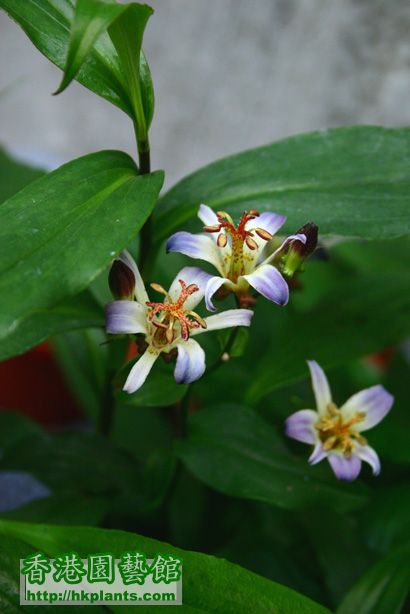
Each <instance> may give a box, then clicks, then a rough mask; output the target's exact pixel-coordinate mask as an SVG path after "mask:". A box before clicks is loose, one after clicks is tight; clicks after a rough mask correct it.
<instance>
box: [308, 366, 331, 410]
mask: <svg viewBox="0 0 410 614" xmlns="http://www.w3.org/2000/svg"><path fill="white" fill-rule="evenodd" d="M307 364H308V366H309V369H310V375H311V377H312V387H313V392H314V393H315V399H316V406H317V410H318V412H319V413H320V414H323V413H324V412H325V411H326V408H327V406H328V405H329V403H331V402H332V395H331V393H330V388H329V382H328V381H327V377H326V375H325V372H324V371H323V369H322V367H321V366H320V365H318V363H317V362H316V361H315V360H308V361H307Z"/></svg>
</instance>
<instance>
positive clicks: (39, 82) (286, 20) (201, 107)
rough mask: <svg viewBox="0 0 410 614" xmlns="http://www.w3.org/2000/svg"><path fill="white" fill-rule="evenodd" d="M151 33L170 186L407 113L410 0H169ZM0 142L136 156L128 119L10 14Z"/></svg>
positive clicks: (58, 153) (34, 156) (158, 140)
mask: <svg viewBox="0 0 410 614" xmlns="http://www.w3.org/2000/svg"><path fill="white" fill-rule="evenodd" d="M149 4H151V5H152V6H153V7H154V9H155V13H156V15H155V18H153V19H151V20H150V22H149V24H148V27H147V31H146V35H145V51H146V55H147V58H148V61H149V64H150V67H151V71H152V75H153V80H154V86H155V92H156V109H155V116H154V121H153V126H152V130H151V146H152V156H153V166H154V167H155V168H164V169H165V170H166V173H167V175H166V185H168V186H169V185H171V184H172V183H174V182H175V181H176V180H178V179H179V178H181V177H183V176H184V175H186V174H187V173H189V172H190V171H193V170H195V169H196V168H198V167H199V166H201V165H204V164H206V163H208V162H211V161H213V160H214V159H215V158H219V157H223V156H225V155H227V154H230V153H233V152H236V151H239V150H241V149H247V148H250V147H254V146H258V145H261V144H264V143H267V142H269V141H273V140H276V139H279V138H282V137H286V136H288V135H291V134H295V133H298V132H304V131H309V130H314V129H317V128H325V127H332V126H339V125H347V124H355V123H367V124H369V123H370V124H371V123H375V124H381V125H388V126H400V125H405V124H409V123H410V104H409V103H408V101H409V94H410V70H409V69H410V39H409V36H408V33H409V30H410V4H409V3H408V2H407V1H406V0H388V1H386V0H257V1H255V0H253V1H252V0H224V1H223V2H221V1H220V0H196V1H195V2H187V1H186V0H185V1H184V0H167V1H166V2H160V1H159V0H153V1H151V2H149ZM0 54H1V57H2V58H3V61H2V67H1V74H0V111H1V141H2V143H3V144H4V145H6V146H7V147H8V148H9V149H10V150H11V151H12V152H13V153H14V154H15V155H18V156H19V157H22V158H24V159H26V160H29V161H35V162H37V163H39V164H42V165H46V167H47V168H53V167H55V166H58V165H60V164H61V163H63V162H65V161H67V160H69V159H71V158H74V157H77V156H80V155H82V154H85V153H88V152H90V151H95V150H98V149H107V148H118V149H123V150H126V151H128V152H130V153H131V154H134V153H135V151H134V149H135V145H134V140H133V132H132V128H131V124H130V121H129V119H128V118H127V117H126V116H125V114H123V113H122V112H121V111H119V110H118V109H116V108H114V107H112V106H110V104H109V103H108V102H106V101H104V100H102V99H101V98H99V97H97V96H96V95H94V94H93V93H91V92H89V91H88V90H86V89H85V88H83V87H82V86H81V85H79V84H77V83H73V84H72V85H71V86H70V87H69V89H68V90H67V91H66V92H64V93H63V94H62V95H60V96H57V97H53V96H51V92H53V91H54V90H55V89H56V87H57V85H58V84H59V81H60V77H61V73H60V71H59V70H58V69H57V68H55V67H54V66H53V65H52V64H51V63H50V62H49V61H48V60H47V59H46V58H44V57H43V56H41V55H40V53H38V52H36V51H35V50H34V48H33V46H32V44H31V42H30V41H29V40H28V39H27V38H26V36H25V34H24V33H23V32H22V31H21V29H20V28H19V27H18V26H17V25H15V24H14V23H13V22H12V21H11V20H10V19H9V18H8V17H7V16H6V15H5V14H3V13H2V14H1V15H0Z"/></svg>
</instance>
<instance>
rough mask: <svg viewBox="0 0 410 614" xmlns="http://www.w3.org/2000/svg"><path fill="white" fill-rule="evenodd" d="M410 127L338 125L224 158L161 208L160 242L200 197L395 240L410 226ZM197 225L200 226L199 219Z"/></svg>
mask: <svg viewBox="0 0 410 614" xmlns="http://www.w3.org/2000/svg"><path fill="white" fill-rule="evenodd" d="M409 159H410V129H408V128H401V129H385V128H378V127H371V126H353V127H351V128H336V129H333V130H323V131H320V132H312V133H310V134H302V135H299V136H295V137H291V138H288V139H285V140H283V141H278V142H277V143H272V144H271V145H266V146H264V147H259V148H257V149H252V150H249V151H245V152H242V153H239V154H237V155H234V156H230V157H228V158H224V159H222V160H219V161H217V162H214V163H213V164H210V165H209V166H206V167H204V168H202V169H200V170H198V171H196V172H195V173H193V174H192V175H190V176H189V177H186V178H185V179H183V180H182V181H180V182H179V183H178V184H177V185H176V186H175V187H174V188H172V189H171V190H170V191H169V192H167V194H165V196H164V197H163V198H162V199H161V201H160V202H161V206H160V207H158V209H157V211H156V213H155V218H154V219H155V222H156V225H157V228H158V229H160V230H159V233H158V237H157V238H158V241H159V240H163V239H165V238H167V237H168V236H169V235H170V234H171V233H172V232H175V231H176V230H181V229H182V228H183V226H184V224H186V223H187V222H188V221H189V220H190V218H192V217H194V216H195V214H196V212H197V209H198V206H199V204H200V203H201V202H204V203H206V204H207V205H209V206H210V207H212V208H214V209H215V210H223V211H228V212H229V213H230V214H231V215H234V216H235V217H236V218H238V217H239V216H240V215H241V213H242V212H243V211H244V210H245V209H249V208H254V209H257V210H258V211H271V210H273V211H276V212H278V213H283V214H286V215H287V216H288V220H287V223H286V225H285V227H284V228H285V231H287V232H294V231H295V230H296V229H298V228H299V227H301V226H302V225H303V224H305V223H306V221H309V220H313V221H314V222H316V224H318V225H319V232H320V235H321V236H324V235H338V236H347V237H365V238H390V237H398V236H401V235H406V234H408V233H409V231H410V190H409V183H410V165H409ZM192 228H193V229H196V230H197V231H200V229H201V225H200V222H199V221H198V220H196V222H195V225H194V224H192Z"/></svg>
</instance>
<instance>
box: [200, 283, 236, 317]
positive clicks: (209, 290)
mask: <svg viewBox="0 0 410 614" xmlns="http://www.w3.org/2000/svg"><path fill="white" fill-rule="evenodd" d="M224 284H227V285H233V284H232V282H231V281H230V280H229V279H226V278H225V277H211V279H209V280H208V283H207V284H206V289H205V305H206V308H207V309H208V310H209V311H216V307H215V305H214V304H213V302H212V297H213V295H214V294H215V292H217V291H218V290H219V288H220V287H221V286H223V285H224Z"/></svg>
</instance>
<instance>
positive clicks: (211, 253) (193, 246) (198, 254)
mask: <svg viewBox="0 0 410 614" xmlns="http://www.w3.org/2000/svg"><path fill="white" fill-rule="evenodd" d="M166 250H167V252H178V253H180V254H185V256H190V257H191V258H198V259H199V260H205V262H209V263H210V264H212V265H213V266H214V267H215V268H216V269H217V270H218V271H219V272H220V273H221V274H222V275H223V262H222V258H221V253H220V250H219V248H218V246H217V245H216V243H215V241H214V240H213V239H212V238H211V237H210V236H209V235H203V234H198V235H194V234H192V233H190V232H185V231H180V232H176V233H175V234H174V235H172V237H170V238H169V239H168V241H167V245H166Z"/></svg>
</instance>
